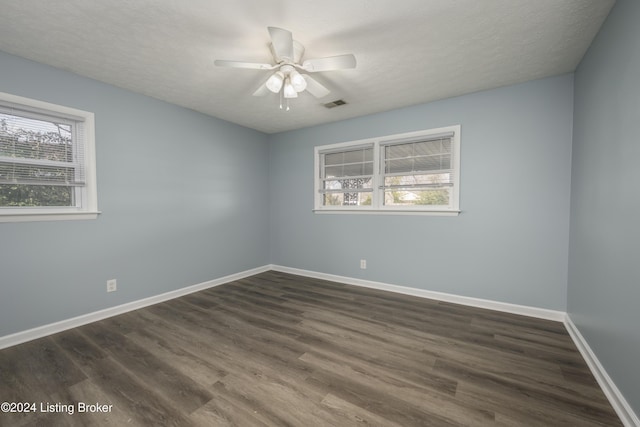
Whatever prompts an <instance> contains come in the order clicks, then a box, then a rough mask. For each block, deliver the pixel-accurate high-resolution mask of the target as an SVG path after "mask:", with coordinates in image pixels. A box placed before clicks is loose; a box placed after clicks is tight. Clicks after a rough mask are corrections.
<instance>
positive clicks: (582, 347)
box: [564, 314, 640, 427]
mask: <svg viewBox="0 0 640 427" xmlns="http://www.w3.org/2000/svg"><path fill="white" fill-rule="evenodd" d="M564 324H565V326H566V328H567V331H568V332H569V335H570V336H571V338H572V339H573V342H574V343H575V344H576V347H578V350H579V351H580V354H582V357H583V358H584V360H585V361H586V362H587V365H588V366H589V369H591V372H592V373H593V376H594V377H595V378H596V381H598V384H599V385H600V388H601V389H602V391H603V392H604V394H605V396H607V399H609V403H611V406H613V409H614V410H615V411H616V413H617V414H618V416H619V417H620V420H621V421H622V423H623V424H624V425H625V426H626V427H640V419H638V416H637V415H636V414H635V412H633V409H632V408H631V405H629V403H628V402H627V400H626V399H625V398H624V396H623V395H622V393H621V392H620V390H619V389H618V387H616V385H615V383H614V382H613V380H612V379H611V377H609V374H607V371H605V369H604V367H603V366H602V364H601V363H600V361H599V360H598V358H597V357H596V355H595V353H594V352H593V350H591V347H589V343H588V342H587V340H585V339H584V337H583V336H582V334H581V333H580V331H579V330H578V328H577V327H576V325H575V324H574V323H573V321H572V320H571V317H570V316H569V314H567V316H566V319H565V322H564Z"/></svg>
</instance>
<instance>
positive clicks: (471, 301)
mask: <svg viewBox="0 0 640 427" xmlns="http://www.w3.org/2000/svg"><path fill="white" fill-rule="evenodd" d="M271 269H272V270H274V271H280V272H283V273H290V274H297V275H299V276H305V277H312V278H314V279H322V280H328V281H331V282H339V283H346V284H348V285H355V286H362V287H365V288H373V289H380V290H383V291H390V292H396V293H399V294H405V295H412V296H416V297H421V298H428V299H434V300H438V301H446V302H451V303H454V304H462V305H468V306H472V307H479V308H486V309H489V310H496V311H503V312H506V313H513V314H520V315H522V316H529V317H536V318H539V319H546V320H554V321H557V322H564V320H565V317H566V313H565V312H564V311H556V310H548V309H545V308H537V307H529V306H526V305H517V304H510V303H506V302H499V301H491V300H486V299H480V298H472V297H464V296H460V295H454V294H447V293H444V292H434V291H427V290H425V289H417V288H410V287H407V286H398V285H391V284H388V283H382V282H373V281H370V280H362V279H355V278H353V277H346V276H337V275H334V274H326V273H319V272H317V271H310V270H301V269H299V268H291V267H284V266H281V265H271Z"/></svg>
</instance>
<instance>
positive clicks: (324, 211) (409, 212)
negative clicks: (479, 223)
mask: <svg viewBox="0 0 640 427" xmlns="http://www.w3.org/2000/svg"><path fill="white" fill-rule="evenodd" d="M312 212H313V213H316V214H350V215H353V214H357V215H360V214H365V215H423V216H458V215H460V212H461V211H422V210H392V209H384V210H382V209H377V210H374V209H367V210H365V209H363V210H356V209H314V210H313V211H312Z"/></svg>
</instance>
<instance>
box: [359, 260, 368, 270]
mask: <svg viewBox="0 0 640 427" xmlns="http://www.w3.org/2000/svg"><path fill="white" fill-rule="evenodd" d="M360 268H361V269H362V270H366V269H367V260H366V259H361V260H360Z"/></svg>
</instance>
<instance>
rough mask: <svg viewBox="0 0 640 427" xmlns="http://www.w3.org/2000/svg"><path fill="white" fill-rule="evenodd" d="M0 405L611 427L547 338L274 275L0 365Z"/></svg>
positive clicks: (527, 322) (611, 415)
mask: <svg viewBox="0 0 640 427" xmlns="http://www.w3.org/2000/svg"><path fill="white" fill-rule="evenodd" d="M0 402H27V403H36V405H37V408H36V412H32V413H0V425H2V426H23V425H25V426H57V425H60V426H66V425H70V426H88V425H96V426H103V425H114V426H125V425H142V426H165V425H171V426H191V425H200V426H351V425H354V426H364V425H375V426H405V427H406V426H414V425H433V426H449V425H458V426H493V425H500V426H518V425H522V426H561V425H566V426H581V427H583V426H596V425H597V426H616V425H621V423H620V421H619V419H618V418H617V416H616V414H615V412H614V411H613V409H612V408H611V406H610V404H609V403H608V401H607V399H606V398H605V396H604V394H603V393H602V391H601V390H600V388H599V387H598V385H597V383H596V381H595V380H594V378H593V376H592V375H591V373H590V371H589V369H588V367H587V365H586V363H585V362H584V360H583V359H582V357H581V356H580V354H579V352H578V351H577V349H576V347H575V346H574V344H573V342H572V341H571V339H570V337H569V335H568V334H567V332H566V330H565V328H564V326H563V324H562V323H558V322H552V321H545V320H538V319H533V318H528V317H522V316H516V315H511V314H505V313H499V312H494V311H489V310H482V309H476V308H470V307H465V306H460V305H455V304H450V303H444V302H437V301H432V300H426V299H421V298H416V297H411V296H404V295H398V294H393V293H388V292H383V291H377V290H371V289H365V288H358V287H354V286H348V285H342V284H337V283H332V282H325V281H321V280H315V279H309V278H304V277H299V276H293V275H289V274H283V273H277V272H267V273H263V274H259V275H257V276H253V277H250V278H247V279H243V280H239V281H237V282H233V283H230V284H226V285H223V286H219V287H216V288H212V289H209V290H206V291H202V292H198V293H195V294H191V295H188V296H185V297H182V298H179V299H175V300H172V301H168V302H165V303H162V304H158V305H154V306H151V307H147V308H144V309H141V310H137V311H134V312H130V313H127V314H124V315H120V316H117V317H113V318H110V319H107V320H103V321H100V322H96V323H92V324H89V325H85V326H82V327H79V328H76V329H73V330H69V331H65V332H62V333H59V334H56V335H53V336H50V337H46V338H42V339H39V340H35V341H31V342H28V343H25V344H22V345H19V346H15V347H11V348H7V349H4V350H1V351H0ZM80 403H84V404H94V405H95V404H96V403H99V404H101V405H111V407H110V410H108V411H107V412H95V411H94V412H88V411H86V409H85V411H82V412H81V411H79V409H82V408H81V405H80ZM41 405H44V407H41ZM65 405H66V406H65ZM101 408H102V409H105V407H101ZM42 409H45V410H47V409H50V411H49V412H43V411H42ZM89 409H93V410H96V409H99V408H97V407H90V408H89ZM69 412H73V414H70V413H69Z"/></svg>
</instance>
